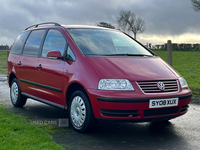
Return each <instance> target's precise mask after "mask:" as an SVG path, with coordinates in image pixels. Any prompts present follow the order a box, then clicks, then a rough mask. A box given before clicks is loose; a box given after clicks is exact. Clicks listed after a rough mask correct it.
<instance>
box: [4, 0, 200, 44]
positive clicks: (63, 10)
mask: <svg viewBox="0 0 200 150" xmlns="http://www.w3.org/2000/svg"><path fill="white" fill-rule="evenodd" d="M120 10H126V11H129V10H130V11H132V12H134V13H135V14H136V15H137V16H140V17H142V18H143V19H145V22H146V30H145V32H144V33H142V34H138V36H137V40H138V41H140V42H141V43H143V44H146V43H152V44H153V45H155V44H163V43H166V42H167V40H172V42H173V43H200V27H199V26H200V13H197V12H195V11H194V10H193V9H192V6H191V2H190V0H0V19H1V21H0V44H7V45H11V44H12V43H13V41H14V40H15V38H16V37H17V35H18V34H19V33H20V32H21V31H23V30H24V29H25V28H26V27H28V26H30V25H33V24H37V23H41V22H49V21H53V22H58V23H60V24H82V25H84V24H85V25H96V24H97V23H99V22H102V21H103V22H107V23H111V24H112V25H114V26H115V27H117V24H116V18H117V16H118V15H119V12H120Z"/></svg>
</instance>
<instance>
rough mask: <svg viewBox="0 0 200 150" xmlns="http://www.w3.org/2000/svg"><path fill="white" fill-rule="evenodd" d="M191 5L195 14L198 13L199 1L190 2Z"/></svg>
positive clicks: (192, 0)
mask: <svg viewBox="0 0 200 150" xmlns="http://www.w3.org/2000/svg"><path fill="white" fill-rule="evenodd" d="M191 3H192V8H193V9H194V10H195V11H196V12H200V0H191Z"/></svg>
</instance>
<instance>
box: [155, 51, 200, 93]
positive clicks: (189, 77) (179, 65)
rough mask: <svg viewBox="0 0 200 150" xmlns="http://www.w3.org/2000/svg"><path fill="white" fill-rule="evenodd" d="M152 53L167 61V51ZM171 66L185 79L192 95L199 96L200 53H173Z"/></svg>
mask: <svg viewBox="0 0 200 150" xmlns="http://www.w3.org/2000/svg"><path fill="white" fill-rule="evenodd" d="M154 52H155V53H156V54H157V55H158V56H160V57H161V58H162V59H164V60H165V61H167V51H154ZM172 66H173V68H175V69H176V70H177V71H178V72H179V73H180V74H181V75H182V76H183V77H184V78H185V79H186V81H187V83H188V85H189V87H190V89H191V90H192V92H193V94H194V95H200V51H197V52H195V51H193V52H188V51H187V52H183V51H173V52H172Z"/></svg>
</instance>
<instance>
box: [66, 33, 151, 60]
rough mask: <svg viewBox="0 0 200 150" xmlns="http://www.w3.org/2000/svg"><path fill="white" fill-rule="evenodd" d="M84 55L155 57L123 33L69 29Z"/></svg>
mask: <svg viewBox="0 0 200 150" xmlns="http://www.w3.org/2000/svg"><path fill="white" fill-rule="evenodd" d="M67 30H68V32H69V33H70V35H71V36H72V38H73V39H74V41H75V43H76V44H77V46H78V47H79V49H80V50H81V51H82V53H83V54H84V55H94V56H95V55H97V56H98V55H101V56H153V55H152V54H151V53H150V52H149V51H147V50H146V49H145V48H144V47H142V46H141V45H140V44H138V43H137V42H135V41H134V40H133V39H131V38H130V37H129V36H127V35H125V34H124V33H122V32H118V31H114V30H104V29H67Z"/></svg>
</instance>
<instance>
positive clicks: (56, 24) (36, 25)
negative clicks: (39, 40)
mask: <svg viewBox="0 0 200 150" xmlns="http://www.w3.org/2000/svg"><path fill="white" fill-rule="evenodd" d="M44 24H54V25H55V26H61V25H60V24H58V23H56V22H45V23H39V24H35V25H32V26H30V27H27V28H26V29H25V30H28V29H29V28H34V27H35V28H37V27H38V26H39V25H44Z"/></svg>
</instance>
